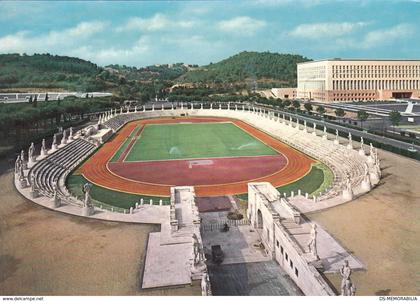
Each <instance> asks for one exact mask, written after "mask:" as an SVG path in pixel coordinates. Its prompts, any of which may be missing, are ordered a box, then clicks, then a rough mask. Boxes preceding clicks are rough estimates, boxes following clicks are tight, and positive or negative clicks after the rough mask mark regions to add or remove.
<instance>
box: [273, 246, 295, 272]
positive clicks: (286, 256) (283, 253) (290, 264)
mask: <svg viewBox="0 0 420 301" xmlns="http://www.w3.org/2000/svg"><path fill="white" fill-rule="evenodd" d="M276 247H277V248H280V253H281V255H282V256H283V257H284V259H285V260H286V262H288V263H289V266H290V268H291V269H292V271H293V268H294V271H295V275H296V277H299V271H298V269H297V268H296V267H294V266H293V261H292V259H290V261H289V255H288V254H287V252H285V251H284V249H283V246H280V242H279V241H278V240H276Z"/></svg>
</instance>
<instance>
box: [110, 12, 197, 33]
mask: <svg viewBox="0 0 420 301" xmlns="http://www.w3.org/2000/svg"><path fill="white" fill-rule="evenodd" d="M194 25H195V22H194V21H192V20H182V21H174V20H170V19H169V18H168V17H167V16H165V15H163V14H156V15H154V16H153V17H151V18H140V17H133V18H130V19H128V20H127V22H126V23H125V24H123V25H121V26H118V27H117V28H116V29H115V31H117V32H124V31H158V30H164V29H174V28H191V27H193V26H194Z"/></svg>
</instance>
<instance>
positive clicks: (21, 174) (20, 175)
mask: <svg viewBox="0 0 420 301" xmlns="http://www.w3.org/2000/svg"><path fill="white" fill-rule="evenodd" d="M23 169H24V168H23V164H20V166H19V181H23V180H24V179H25V172H24V171H23Z"/></svg>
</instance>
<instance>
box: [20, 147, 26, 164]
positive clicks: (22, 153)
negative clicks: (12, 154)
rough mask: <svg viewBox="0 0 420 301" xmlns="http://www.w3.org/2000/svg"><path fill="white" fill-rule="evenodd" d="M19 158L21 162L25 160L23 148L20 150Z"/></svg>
mask: <svg viewBox="0 0 420 301" xmlns="http://www.w3.org/2000/svg"><path fill="white" fill-rule="evenodd" d="M20 160H21V162H25V151H24V150H23V149H22V150H21V151H20Z"/></svg>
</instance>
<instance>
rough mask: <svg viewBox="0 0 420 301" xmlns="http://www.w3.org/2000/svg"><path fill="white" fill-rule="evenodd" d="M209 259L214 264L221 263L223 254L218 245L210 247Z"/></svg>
mask: <svg viewBox="0 0 420 301" xmlns="http://www.w3.org/2000/svg"><path fill="white" fill-rule="evenodd" d="M211 257H212V261H213V262H214V263H222V262H223V259H224V257H225V254H223V251H222V247H221V246H220V245H213V246H211Z"/></svg>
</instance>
